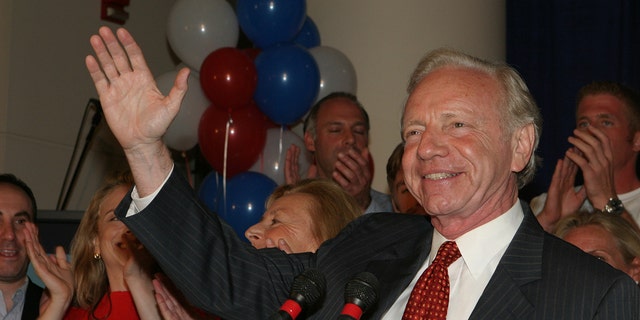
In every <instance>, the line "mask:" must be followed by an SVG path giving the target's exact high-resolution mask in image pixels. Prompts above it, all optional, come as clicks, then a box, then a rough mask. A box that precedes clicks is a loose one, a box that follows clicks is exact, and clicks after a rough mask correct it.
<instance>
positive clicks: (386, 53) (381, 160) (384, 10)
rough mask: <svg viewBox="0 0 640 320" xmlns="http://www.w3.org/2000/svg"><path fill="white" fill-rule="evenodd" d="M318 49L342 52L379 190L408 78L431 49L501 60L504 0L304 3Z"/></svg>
mask: <svg viewBox="0 0 640 320" xmlns="http://www.w3.org/2000/svg"><path fill="white" fill-rule="evenodd" d="M307 5H308V10H307V14H308V15H309V16H310V17H311V19H313V21H314V22H315V23H316V25H317V27H318V30H319V31H320V37H321V41H322V45H326V46H331V47H334V48H336V49H338V50H340V51H342V52H343V53H345V54H346V55H347V56H348V57H349V59H350V60H351V62H352V63H353V65H354V66H355V69H356V73H357V76H358V97H359V99H360V100H361V101H362V103H363V104H364V106H365V108H366V109H367V111H368V112H369V115H370V117H371V146H370V149H371V154H372V155H373V159H374V163H375V176H374V184H373V185H374V188H376V189H378V190H381V191H387V182H386V164H387V159H388V157H389V155H390V154H391V152H392V151H393V148H394V147H395V146H396V144H398V143H399V142H400V117H401V112H402V105H403V103H404V100H405V98H406V94H405V92H406V91H405V89H406V85H407V82H408V80H409V76H410V75H411V72H412V71H413V68H414V67H415V66H416V64H417V63H418V60H420V58H421V57H422V56H423V55H424V54H425V53H426V52H427V51H428V50H431V49H435V48H438V47H442V46H448V47H452V48H456V49H460V50H463V51H466V52H468V53H470V54H473V55H477V56H479V57H483V58H487V59H496V60H504V59H505V54H506V43H505V37H506V32H505V24H506V16H505V12H506V8H505V6H506V5H505V0H483V1H477V0H402V1H385V0H357V1H354V0H351V1H344V0H308V1H307Z"/></svg>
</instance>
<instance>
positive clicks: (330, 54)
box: [309, 46, 358, 103]
mask: <svg viewBox="0 0 640 320" xmlns="http://www.w3.org/2000/svg"><path fill="white" fill-rule="evenodd" d="M309 53H311V55H312V56H313V58H314V59H315V60H316V63H317V64H318V69H319V70H320V91H319V92H318V97H317V98H316V101H315V102H318V101H319V100H320V99H322V98H324V97H325V96H327V95H328V94H330V93H332V92H336V91H342V92H348V93H351V94H354V95H355V94H356V91H357V89H358V79H357V77H356V69H355V68H354V67H353V64H352V63H351V61H350V60H349V58H347V56H346V55H345V54H344V53H342V52H341V51H340V50H338V49H335V48H332V47H328V46H318V47H314V48H311V49H309ZM315 102H314V103H315Z"/></svg>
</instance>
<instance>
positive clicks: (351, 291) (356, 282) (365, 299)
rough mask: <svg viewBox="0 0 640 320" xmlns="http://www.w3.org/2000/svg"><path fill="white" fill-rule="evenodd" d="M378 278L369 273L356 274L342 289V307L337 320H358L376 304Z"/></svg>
mask: <svg viewBox="0 0 640 320" xmlns="http://www.w3.org/2000/svg"><path fill="white" fill-rule="evenodd" d="M378 287H379V283H378V278H376V276H375V275H373V273H371V272H361V273H358V274H356V275H355V276H354V277H353V278H352V279H351V280H349V282H347V285H346V286H345V289H344V307H343V308H342V312H341V313H340V316H338V319H339V320H359V319H360V317H362V314H363V313H365V312H367V310H369V308H371V307H372V306H373V305H374V304H376V302H378V291H379V288H378Z"/></svg>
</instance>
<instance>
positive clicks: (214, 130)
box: [198, 103, 267, 178]
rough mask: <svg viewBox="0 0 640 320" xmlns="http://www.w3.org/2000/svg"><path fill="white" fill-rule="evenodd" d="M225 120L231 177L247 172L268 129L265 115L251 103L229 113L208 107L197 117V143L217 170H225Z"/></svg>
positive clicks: (261, 147)
mask: <svg viewBox="0 0 640 320" xmlns="http://www.w3.org/2000/svg"><path fill="white" fill-rule="evenodd" d="M227 122H230V124H229V129H228V135H229V141H228V147H227V178H230V177H233V176H234V175H236V174H238V173H240V172H243V171H247V170H248V169H249V168H251V166H252V165H253V164H254V163H255V162H256V161H257V160H258V157H259V155H260V152H261V151H262V149H263V148H264V145H265V143H266V139H267V129H266V125H265V121H264V115H263V114H262V113H261V112H260V110H259V109H258V107H257V106H256V105H255V104H253V103H251V104H249V105H248V107H246V108H242V109H237V110H232V111H231V112H227V111H226V110H222V109H221V108H216V107H214V106H209V108H207V110H206V111H205V112H204V114H202V117H201V118H200V124H199V126H198V142H199V145H200V151H201V152H202V154H203V155H204V157H205V159H207V161H208V162H209V164H210V165H211V166H212V167H213V169H214V170H216V171H217V172H219V173H224V160H225V159H224V150H225V137H226V135H227Z"/></svg>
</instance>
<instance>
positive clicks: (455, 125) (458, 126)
mask: <svg viewBox="0 0 640 320" xmlns="http://www.w3.org/2000/svg"><path fill="white" fill-rule="evenodd" d="M464 126H465V125H464V123H462V122H456V123H454V124H453V127H454V128H462V127H464Z"/></svg>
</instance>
